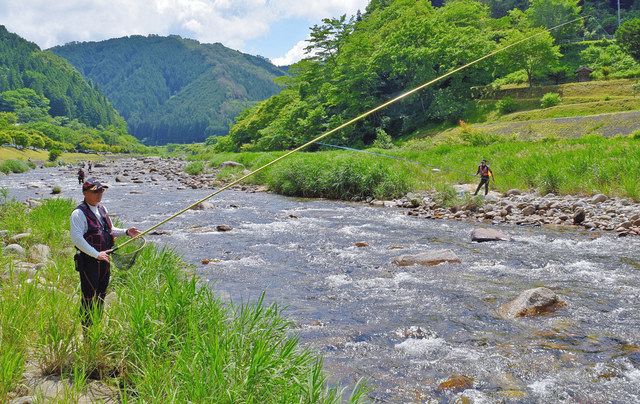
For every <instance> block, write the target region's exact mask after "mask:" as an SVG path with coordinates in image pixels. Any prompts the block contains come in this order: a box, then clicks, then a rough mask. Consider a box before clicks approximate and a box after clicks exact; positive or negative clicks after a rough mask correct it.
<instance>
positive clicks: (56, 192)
mask: <svg viewBox="0 0 640 404" xmlns="http://www.w3.org/2000/svg"><path fill="white" fill-rule="evenodd" d="M51 193H52V194H53V195H57V194H60V193H62V188H60V186H59V185H56V186H54V187H53V188H52V189H51Z"/></svg>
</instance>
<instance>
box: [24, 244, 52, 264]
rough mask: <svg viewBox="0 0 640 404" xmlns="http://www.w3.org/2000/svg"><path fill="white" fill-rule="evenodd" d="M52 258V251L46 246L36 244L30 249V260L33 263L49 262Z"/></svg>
mask: <svg viewBox="0 0 640 404" xmlns="http://www.w3.org/2000/svg"><path fill="white" fill-rule="evenodd" d="M49 258H51V249H50V248H49V246H48V245H45V244H35V245H33V246H31V248H29V260H30V261H32V262H39V263H42V262H47V261H48V260H49Z"/></svg>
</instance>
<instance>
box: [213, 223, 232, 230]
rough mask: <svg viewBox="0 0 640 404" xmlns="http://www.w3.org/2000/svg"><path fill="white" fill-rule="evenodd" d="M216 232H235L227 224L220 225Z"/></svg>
mask: <svg viewBox="0 0 640 404" xmlns="http://www.w3.org/2000/svg"><path fill="white" fill-rule="evenodd" d="M216 230H217V231H231V230H233V227H231V226H229V225H226V224H219V225H217V226H216Z"/></svg>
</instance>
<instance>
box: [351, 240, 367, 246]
mask: <svg viewBox="0 0 640 404" xmlns="http://www.w3.org/2000/svg"><path fill="white" fill-rule="evenodd" d="M353 245H355V246H356V247H368V246H369V244H368V243H365V242H364V241H356V242H355V243H354V244H353Z"/></svg>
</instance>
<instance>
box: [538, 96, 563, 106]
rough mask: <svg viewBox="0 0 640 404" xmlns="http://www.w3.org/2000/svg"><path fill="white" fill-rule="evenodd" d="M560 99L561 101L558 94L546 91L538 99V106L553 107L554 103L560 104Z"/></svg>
mask: <svg viewBox="0 0 640 404" xmlns="http://www.w3.org/2000/svg"><path fill="white" fill-rule="evenodd" d="M561 101H562V98H560V94H558V93H546V94H545V95H543V96H542V99H541V100H540V106H541V107H542V108H549V107H555V106H556V105H558V104H560V102H561Z"/></svg>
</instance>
